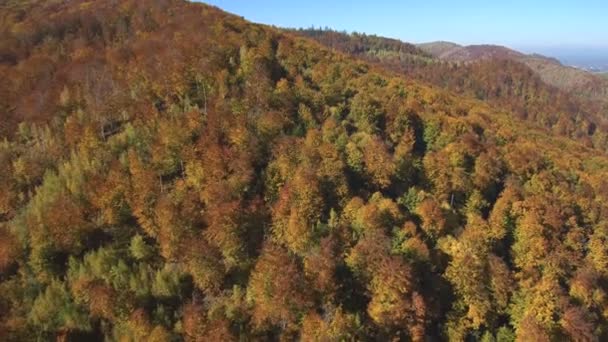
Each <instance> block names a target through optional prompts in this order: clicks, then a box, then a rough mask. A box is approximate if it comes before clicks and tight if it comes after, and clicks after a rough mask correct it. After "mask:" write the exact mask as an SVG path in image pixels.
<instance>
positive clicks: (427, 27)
mask: <svg viewBox="0 0 608 342" xmlns="http://www.w3.org/2000/svg"><path fill="white" fill-rule="evenodd" d="M204 2H207V3H210V4H213V5H216V6H218V7H220V8H222V9H224V10H226V11H228V12H232V13H235V14H238V15H241V16H243V17H245V18H246V19H248V20H251V21H254V22H259V23H265V24H271V25H277V26H283V27H309V26H311V25H314V26H316V27H319V26H321V27H325V26H328V27H331V28H335V29H338V30H346V31H357V32H364V33H370V34H378V35H381V36H387V37H393V38H398V39H401V40H404V41H408V42H414V43H419V42H427V41H436V40H447V41H453V42H457V43H460V44H483V43H493V44H501V45H506V46H509V47H512V48H516V49H520V50H524V51H528V52H532V51H535V52H541V53H542V52H545V51H554V52H555V51H561V50H577V51H580V50H581V49H584V50H586V51H588V52H589V53H595V52H597V53H601V54H603V53H604V52H606V53H608V0H570V1H566V0H556V1H550V0H502V1H493V0H486V1H481V0H460V1H459V0H453V1H450V0H415V1H412V0H402V1H390V0H373V1H369V0H368V1H363V0H350V1H344V0H338V1H332V0H306V1H290V0H206V1H204ZM552 54H555V53H552Z"/></svg>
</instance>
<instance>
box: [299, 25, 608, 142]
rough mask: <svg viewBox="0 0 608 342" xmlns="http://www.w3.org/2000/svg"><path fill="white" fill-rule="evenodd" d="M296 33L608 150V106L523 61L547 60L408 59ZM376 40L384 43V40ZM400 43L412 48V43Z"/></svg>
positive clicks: (491, 50) (343, 37) (345, 39)
mask: <svg viewBox="0 0 608 342" xmlns="http://www.w3.org/2000/svg"><path fill="white" fill-rule="evenodd" d="M297 33H298V34H301V35H304V36H307V37H311V38H313V39H315V40H317V41H319V42H320V43H322V44H324V45H326V46H329V47H331V48H332V49H337V50H339V51H342V52H345V53H348V54H350V55H352V56H355V57H357V58H362V59H364V60H367V61H370V62H373V63H375V64H377V65H380V66H382V67H383V68H388V69H390V70H393V71H395V72H398V73H400V74H402V75H403V76H405V77H408V78H412V79H416V80H420V81H423V82H425V83H429V84H432V85H434V86H438V87H441V88H444V89H447V90H449V91H452V92H455V93H458V94H461V95H465V96H469V97H473V98H476V99H480V100H484V101H489V102H491V103H493V104H495V105H496V106H499V107H502V108H507V109H509V110H511V111H513V112H514V113H515V114H516V115H517V116H518V117H519V118H524V119H526V120H527V121H528V122H530V123H532V124H535V125H538V126H540V127H545V128H547V129H550V130H551V131H552V132H554V133H556V134H560V135H566V136H569V137H571V138H574V139H577V140H580V141H582V142H584V143H585V144H587V145H589V146H595V147H597V148H599V149H601V150H606V148H607V147H608V143H607V141H606V136H607V134H608V121H607V117H608V106H607V105H606V104H602V103H601V102H597V101H594V100H591V99H589V98H588V96H586V95H585V94H586V93H580V92H574V91H565V90H560V89H557V88H556V87H554V86H552V85H550V84H548V83H546V82H545V81H544V80H543V78H542V77H541V76H539V75H538V74H537V73H536V72H535V71H534V70H532V69H531V68H530V67H528V66H527V65H526V62H524V60H523V59H524V58H525V59H526V60H527V62H528V64H532V63H536V62H535V61H540V62H539V63H540V64H539V65H545V66H546V65H550V64H548V63H553V62H551V60H550V59H547V58H545V57H539V56H533V55H532V56H524V55H523V54H519V53H517V52H514V51H511V52H505V50H506V49H505V48H501V47H491V46H476V47H472V48H471V52H465V53H461V54H460V55H461V56H465V55H466V56H468V57H471V56H473V55H476V56H477V57H476V58H475V59H473V60H472V61H470V62H466V63H461V62H458V63H457V62H445V61H443V60H442V59H433V58H429V56H428V55H426V54H425V53H424V52H422V51H418V52H415V51H414V50H409V51H410V53H409V54H407V55H405V56H404V55H403V54H400V53H399V50H400V49H402V48H401V47H400V46H399V45H395V44H394V43H392V44H384V46H385V47H384V49H383V50H378V49H377V48H376V49H370V48H369V47H366V46H365V44H364V42H362V41H361V40H360V39H359V38H358V37H356V36H354V35H348V34H345V33H340V32H335V31H331V30H316V31H315V30H312V31H311V30H308V31H307V30H303V31H302V30H301V31H298V32H297ZM336 36H340V37H336ZM374 39H375V40H376V41H379V42H382V41H383V39H385V38H382V37H374ZM389 41H391V42H392V40H389ZM335 42H340V43H339V44H336V43H335ZM401 44H403V45H404V46H408V44H407V43H401ZM376 45H381V44H379V43H376ZM424 49H426V50H427V52H430V51H431V50H432V51H434V54H439V55H446V56H447V55H450V54H453V55H458V54H459V53H458V52H457V51H459V50H461V49H464V48H463V47H460V46H458V45H455V44H452V43H445V42H439V43H430V44H426V45H424ZM370 51H374V52H373V53H370ZM455 51H456V52H455ZM509 55H519V56H521V58H519V59H517V60H515V59H513V58H507V56H509ZM481 56H485V57H481ZM539 65H537V67H540V66H539ZM560 68H561V66H560ZM587 90H589V89H587ZM592 93H593V94H595V95H597V96H599V94H601V91H600V90H597V89H596V90H592Z"/></svg>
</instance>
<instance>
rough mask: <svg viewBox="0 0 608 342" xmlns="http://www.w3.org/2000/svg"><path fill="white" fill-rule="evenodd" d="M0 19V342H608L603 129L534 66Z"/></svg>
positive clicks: (197, 14) (107, 14)
mask: <svg viewBox="0 0 608 342" xmlns="http://www.w3.org/2000/svg"><path fill="white" fill-rule="evenodd" d="M0 6H1V7H0V15H1V18H2V20H0V115H1V116H2V123H1V126H0V132H1V133H0V134H1V135H0V190H1V191H0V340H6V341H27V340H53V339H57V340H119V341H182V340H184V341H209V340H211V341H233V340H234V341H237V340H239V341H241V340H242V341H249V340H252V341H258V340H302V341H359V340H377V341H398V340H403V341H410V340H411V341H435V340H453V341H465V340H466V341H515V340H517V341H542V340H547V341H552V340H559V341H562V340H573V341H594V340H606V339H608V285H607V284H608V217H607V216H606V215H608V181H607V179H608V158H607V157H606V155H605V153H604V152H603V150H604V149H605V146H606V145H605V144H604V142H603V140H602V139H603V138H601V135H602V134H604V133H602V132H604V131H603V128H602V125H601V123H600V122H599V121H598V122H596V121H594V120H595V119H596V117H595V116H593V115H591V114H589V113H587V110H588V108H587V107H584V108H583V109H584V110H585V112H581V116H580V117H579V119H577V120H578V121H576V120H575V121H572V120H573V117H571V116H570V114H571V113H572V112H571V111H567V112H565V113H566V114H564V115H565V116H562V111H561V110H562V109H563V110H566V109H567V106H568V103H567V99H566V100H564V101H566V102H559V101H558V102H555V103H553V99H554V97H555V96H558V97H559V96H560V95H559V93H553V92H552V90H551V89H548V88H545V87H544V86H542V85H538V84H536V82H537V81H538V80H536V79H535V78H533V77H531V76H529V75H527V74H525V71H522V70H520V69H519V67H518V66H516V65H510V64H509V63H506V64H505V63H503V62H500V63H499V62H496V63H498V64H497V65H498V66H497V67H496V68H500V69H501V71H500V73H498V74H496V73H494V74H491V75H490V74H488V75H490V76H491V78H490V79H483V78H482V77H481V74H483V73H485V71H486V68H489V69H488V70H490V69H492V68H493V67H491V66H489V65H486V66H483V65H472V66H459V67H454V68H455V70H452V71H450V73H446V75H452V76H450V77H452V78H450V79H446V80H445V82H444V83H446V84H444V85H443V86H437V85H438V84H440V83H441V82H440V81H439V80H438V79H437V78H438V77H440V76H439V75H443V74H444V71H446V70H448V69H449V70H451V68H452V66H450V65H444V64H441V65H434V64H433V63H430V64H428V65H427V64H424V63H423V61H422V60H420V59H416V60H417V61H418V62H420V63H422V64H415V67H414V66H413V67H412V68H413V69H405V70H401V69H399V70H401V72H400V73H395V72H394V71H391V70H387V69H386V66H381V65H380V64H378V63H376V62H377V60H375V59H374V60H372V59H369V58H365V59H364V60H362V59H358V58H355V57H361V56H357V54H356V53H357V52H358V51H359V52H360V51H372V50H373V49H376V50H373V51H376V52H375V54H376V56H377V57H378V58H384V57H382V56H383V55H382V53H380V52H378V51H384V50H388V51H394V50H395V49H401V50H399V51H400V52H399V53H400V55H395V54H393V55H391V56H393V57H391V58H397V57H399V56H402V57H403V58H405V57H406V55H407V56H410V57H411V56H412V55H415V54H417V53H418V51H417V50H416V49H415V48H414V47H411V46H406V47H400V46H401V45H400V44H399V43H398V42H389V43H387V44H383V43H381V42H379V41H375V40H373V39H371V38H360V40H361V41H360V42H359V43H360V44H361V47H360V49H361V50H358V49H359V48H355V49H354V50H352V49H351V48H347V49H346V50H347V51H346V52H349V53H354V54H355V57H353V56H349V55H346V54H342V53H338V52H335V51H331V50H329V49H327V48H324V47H323V46H322V45H320V44H319V43H317V42H314V41H313V40H309V39H306V38H302V37H300V36H298V35H296V34H295V33H294V32H292V31H285V30H280V29H276V28H271V27H266V26H262V25H254V24H251V23H248V22H246V21H244V20H243V19H241V18H238V17H235V16H232V15H229V14H226V13H224V12H222V11H220V10H219V9H217V8H214V7H211V6H207V5H203V4H196V3H189V2H185V1H181V0H161V1H152V0H145V1H140V0H137V1H136V0H128V1H96V2H90V1H81V0H73V1H44V2H43V1H33V2H32V1H5V2H4V3H2V4H1V5H0ZM340 39H344V38H343V37H342V38H340ZM348 42H349V40H346V41H342V43H340V44H344V45H345V46H350V45H348V44H349V43H348ZM365 46H371V47H373V49H371V48H366V47H365ZM351 50H352V51H351ZM410 57H408V58H410ZM411 58H414V57H411ZM420 58H430V56H426V55H425V56H422V57H420ZM418 62H416V63H418ZM501 63H502V64H501ZM393 67H395V68H397V66H395V65H393ZM419 68H421V69H419ZM435 68H436V69H435ZM393 70H394V69H393ZM416 70H418V71H416ZM420 70H422V71H420ZM492 70H493V69H492ZM409 71H411V73H410V72H409ZM426 71H429V72H430V74H429V76H428V79H427V80H426V81H424V80H423V81H424V82H427V81H428V83H433V84H435V86H433V87H430V86H428V85H425V83H424V82H421V79H422V76H420V75H419V74H418V72H426ZM502 73H512V74H513V77H514V79H513V82H515V83H508V82H507V80H506V79H503V78H502V77H503V76H504V75H503V76H501V75H502ZM490 76H488V77H490ZM446 77H447V76H446ZM482 80H483V82H482ZM442 82H443V81H442ZM454 82H456V83H457V85H456V84H454ZM467 82H468V83H467ZM480 82H481V83H480ZM484 82H487V83H488V84H486V83H484ZM496 82H498V83H496ZM502 83H505V84H504V86H500V87H498V85H500V84H502ZM466 84H468V85H466ZM460 87H462V88H460ZM480 89H485V90H486V91H487V92H484V93H479V94H477V95H478V96H471V94H472V93H475V92H476V91H477V90H480ZM515 91H518V93H514V92H515ZM505 92H506V93H507V94H509V95H508V96H507V95H504V94H505ZM501 94H502V95H501ZM556 94H557V95H556ZM526 99H527V100H526ZM511 100H513V101H511ZM568 101H569V100H568ZM545 104H551V107H547V112H551V114H547V115H544V114H543V110H541V109H542V108H544V107H543V106H544V105H545ZM589 108H590V107H589ZM525 110H527V111H528V115H523V113H524V111H525ZM554 119H555V120H554ZM579 123H580V124H581V125H587V126H585V127H587V128H585V129H582V128H581V127H583V126H580V125H579ZM591 123H594V124H596V126H597V127H596V128H597V129H591V127H590V125H591ZM562 126H563V127H562ZM581 129H582V130H581ZM590 130H591V131H593V132H590ZM562 133H563V134H562ZM587 139H590V140H591V143H590V142H589V141H586V140H587Z"/></svg>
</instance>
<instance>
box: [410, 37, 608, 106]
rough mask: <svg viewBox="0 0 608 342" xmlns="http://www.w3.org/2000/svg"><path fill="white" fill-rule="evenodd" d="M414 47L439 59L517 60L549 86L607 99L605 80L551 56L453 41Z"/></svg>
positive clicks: (597, 98) (594, 97)
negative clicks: (566, 64) (464, 44)
mask: <svg viewBox="0 0 608 342" xmlns="http://www.w3.org/2000/svg"><path fill="white" fill-rule="evenodd" d="M418 47H420V48H421V49H422V50H424V51H426V52H428V53H430V54H431V55H433V56H435V57H437V58H439V59H441V60H446V61H452V62H473V61H479V60H483V59H488V58H501V59H512V60H516V61H520V62H522V63H524V64H526V65H527V66H528V67H530V68H531V69H532V70H534V71H535V72H536V73H537V74H538V75H539V76H540V77H541V79H542V80H543V81H544V82H546V83H547V84H549V85H552V86H555V87H557V88H559V89H562V90H564V91H567V92H570V93H573V94H575V95H577V96H581V97H584V98H588V99H591V100H594V101H602V102H604V103H605V102H606V101H608V100H607V99H608V82H606V81H605V80H603V79H601V78H600V77H597V75H594V74H592V73H589V72H586V71H584V70H580V69H576V68H572V67H568V66H564V65H562V64H561V63H560V62H559V61H557V60H556V59H553V58H547V57H545V56H541V55H526V54H523V53H520V52H518V51H515V50H511V49H509V48H506V47H503V46H496V45H470V46H460V45H457V44H453V43H446V42H432V43H425V44H419V45H418Z"/></svg>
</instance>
